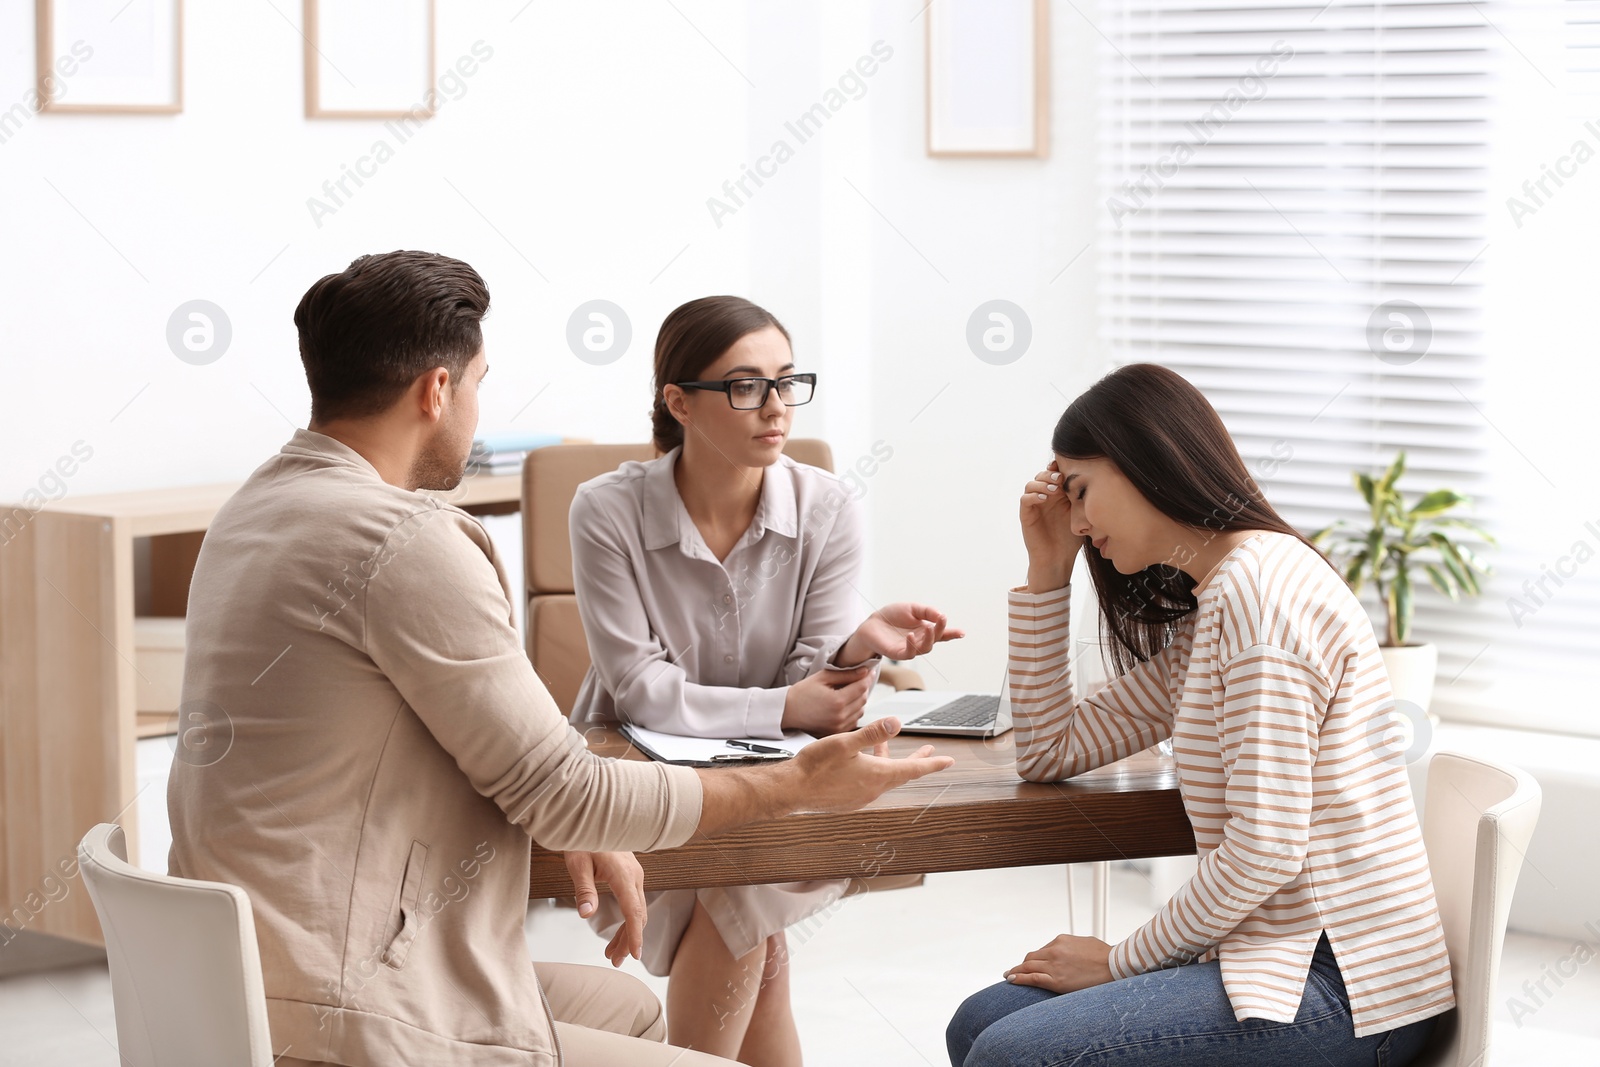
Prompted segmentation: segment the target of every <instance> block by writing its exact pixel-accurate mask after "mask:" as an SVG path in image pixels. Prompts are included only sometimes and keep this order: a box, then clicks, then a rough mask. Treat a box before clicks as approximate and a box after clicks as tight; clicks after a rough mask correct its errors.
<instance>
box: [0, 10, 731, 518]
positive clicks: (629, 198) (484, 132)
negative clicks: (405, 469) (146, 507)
mask: <svg viewBox="0 0 1600 1067" xmlns="http://www.w3.org/2000/svg"><path fill="white" fill-rule="evenodd" d="M521 6H522V5H520V4H494V5H487V4H465V3H452V2H449V0H446V2H443V3H440V4H439V5H438V20H439V36H438V46H437V56H438V63H439V69H440V71H441V72H442V71H443V70H444V69H445V68H446V67H447V66H448V65H450V64H452V63H454V61H455V60H456V59H457V58H458V57H460V56H462V55H464V54H467V53H469V52H470V50H471V48H472V46H473V44H474V42H477V41H480V40H481V41H482V42H484V44H485V45H486V46H488V47H489V48H492V49H493V56H492V58H491V59H489V60H488V61H487V62H484V63H483V64H481V66H480V67H479V69H478V70H477V72H476V73H475V74H474V75H473V76H472V77H470V78H468V79H466V80H465V88H464V91H462V92H461V93H460V94H459V98H458V99H447V100H446V102H445V104H444V106H443V107H442V108H441V110H440V111H439V113H438V115H437V116H436V117H435V118H434V119H432V120H431V121H429V122H428V123H427V124H426V126H425V128H423V129H422V130H421V131H420V132H418V133H417V134H416V135H415V136H414V137H413V138H412V139H411V140H410V141H408V142H406V143H404V144H398V146H397V148H396V151H395V153H394V158H393V159H392V160H390V161H388V162H387V163H385V164H383V165H382V166H381V167H379V168H378V171H377V174H376V176H375V177H372V178H370V179H368V180H367V181H366V183H365V185H364V186H363V187H361V188H360V189H355V187H354V186H348V188H350V189H352V190H353V191H354V196H352V197H351V198H350V199H349V201H348V202H347V203H346V204H345V205H344V206H343V207H340V208H339V210H338V211H337V212H336V213H334V214H333V215H331V216H327V217H324V218H323V219H322V220H321V223H322V224H321V226H320V227H319V226H318V225H317V224H316V223H315V222H314V221H313V219H312V217H311V213H310V212H309V211H308V209H307V206H306V201H307V199H308V198H309V197H311V196H314V195H315V196H321V195H322V192H321V186H322V183H323V182H324V181H325V180H328V179H330V178H332V179H337V178H338V177H339V176H340V174H341V167H342V166H344V165H347V164H349V165H353V164H355V163H356V162H357V160H358V159H359V158H360V157H361V156H362V155H364V154H367V153H368V152H369V151H370V150H371V146H372V144H373V142H374V140H375V139H377V138H379V137H386V138H387V139H389V140H390V141H391V143H394V142H395V141H396V139H395V138H394V136H393V135H392V134H390V133H387V131H385V130H384V128H383V126H382V124H381V123H376V122H366V121H359V122H358V121H326V120H321V121H314V122H313V121H307V120H306V119H305V118H304V117H303V90H302V82H301V79H302V61H301V51H302V48H303V45H302V41H301V38H300V36H299V33H298V29H297V25H298V22H299V18H300V12H301V8H300V5H298V4H284V3H279V4H276V5H273V4H226V5H223V4H206V3H192V4H189V5H187V11H186V16H187V18H186V21H187V26H186V51H187V61H186V86H185V93H186V100H185V107H184V113H183V114H181V115H177V116H170V117H168V116H140V117H103V116H80V115H51V114H42V115H35V116H33V117H31V118H29V119H28V120H27V121H26V123H25V124H24V126H23V128H22V129H21V130H20V131H18V132H17V133H15V134H14V135H13V136H11V137H10V138H9V139H8V140H6V141H5V143H3V144H0V204H4V224H3V232H4V238H3V240H4V247H5V250H6V253H7V254H6V255H4V256H0V292H3V293H4V294H5V306H6V311H7V316H6V318H7V328H6V330H5V331H4V334H3V338H4V339H3V340H0V345H3V346H4V348H3V355H0V359H3V365H4V367H5V372H6V377H7V380H8V385H9V387H10V389H9V392H10V395H11V397H12V403H11V404H10V405H8V412H7V418H6V419H4V420H0V500H4V499H13V500H14V499H18V498H20V497H21V495H22V494H23V493H24V492H25V491H26V490H27V489H28V488H29V487H30V486H34V485H35V484H36V483H37V480H38V479H39V477H40V474H41V472H42V471H44V469H45V468H46V467H47V466H49V465H50V464H52V463H53V462H54V461H55V460H56V458H57V457H58V456H60V455H62V454H63V453H66V452H67V451H68V450H69V448H70V446H71V445H72V443H73V442H74V441H76V440H79V439H82V440H84V441H86V442H88V443H89V444H90V445H91V446H92V447H93V449H94V456H93V458H92V459H91V460H90V461H89V462H87V463H85V464H84V465H83V466H82V469H81V470H80V471H79V472H78V473H77V474H76V475H74V476H73V478H72V479H71V482H70V485H69V486H68V492H70V493H72V494H83V493H93V492H102V491H111V490H120V489H134V488H145V487H152V486H162V485H178V484H186V483H196V482H207V481H220V480H227V479H237V478H242V477H243V476H245V475H246V474H248V473H249V472H250V471H251V470H252V469H253V468H254V467H255V466H256V465H257V464H259V463H260V462H261V461H262V460H263V459H264V458H265V457H266V456H268V455H269V454H270V453H272V452H274V451H276V449H277V448H278V447H279V446H280V445H281V444H282V443H283V441H284V440H285V439H286V438H287V437H288V435H289V433H290V430H291V425H304V422H305V419H306V417H307V414H308V394H307V392H306V387H305V381H304V377H303V374H302V372H301V369H300V365H299V360H298V358H297V355H296V347H295V333H294V326H293V321H292V315H293V312H294V307H295V304H296V303H297V302H298V300H299V298H300V295H301V294H302V293H303V292H304V291H305V289H306V288H307V287H308V286H309V285H310V283H311V282H313V281H314V280H316V278H318V277H319V276H321V275H323V274H325V273H329V272H331V271H335V270H339V269H341V268H342V267H343V266H344V265H345V264H346V263H348V262H349V261H350V260H351V259H352V258H354V257H355V256H356V255H358V254H361V253H364V252H374V251H387V250H390V249H394V248H423V249H429V250H436V251H441V252H446V253H448V254H451V255H455V256H459V257H461V258H463V259H465V260H467V261H468V262H470V263H472V264H473V265H474V266H475V267H477V268H478V270H479V271H480V272H481V273H482V274H483V275H484V277H485V279H486V280H487V282H488V283H489V287H490V290H491V293H492V294H493V299H494V304H493V307H492V309H491V312H490V316H489V318H488V320H487V321H486V323H485V331H486V334H487V338H486V340H487V344H488V346H489V355H490V362H491V366H492V367H493V371H492V374H491V376H490V378H489V380H488V382H487V383H486V392H485V394H484V406H483V422H482V425H483V427H484V428H485V429H491V428H494V429H500V428H508V427H512V426H515V427H518V428H538V429H551V430H559V431H561V432H566V433H571V434H581V435H586V436H592V437H597V438H602V439H605V438H610V439H622V438H631V439H638V438H640V437H641V436H643V434H644V433H645V432H646V428H647V422H646V412H647V410H648V407H649V391H648V390H649V387H648V377H649V362H650V348H651V344H652V341H653V338H654V332H655V326H656V324H658V323H659V322H660V320H661V318H662V316H663V315H665V313H666V312H667V311H668V310H670V309H671V308H672V307H674V306H675V305H677V304H678V303H680V302H682V301H683V300H685V299H688V298H690V297H692V296H698V295H702V294H704V293H708V292H724V291H734V292H739V291H743V290H744V289H746V288H747V286H748V281H749V276H750V270H749V262H748V254H747V249H746V248H745V244H744V235H743V234H741V233H740V232H738V231H734V230H724V231H723V232H720V233H718V232H715V231H713V230H711V228H710V227H709V226H708V225H707V222H706V214H705V209H704V206H703V201H704V198H705V196H706V195H707V194H708V192H709V191H711V190H713V189H715V188H716V187H717V186H718V185H720V183H721V182H722V180H723V178H724V176H725V175H727V174H728V173H730V172H737V168H738V164H739V162H740V161H741V160H742V159H743V158H744V157H745V155H746V152H745V147H746V144H745V115H746V111H747V108H748V107H749V96H748V93H747V92H746V90H745V86H744V83H743V82H742V80H741V79H740V77H739V76H738V74H737V73H735V72H734V71H733V70H732V69H731V68H730V67H729V66H728V65H727V64H726V63H724V61H723V60H722V59H720V58H719V57H718V55H717V53H716V51H714V50H713V48H712V47H711V45H708V43H707V40H706V38H708V37H709V38H710V39H711V40H712V41H713V42H715V44H716V47H717V48H720V49H722V50H723V51H724V52H726V53H728V54H729V56H730V57H732V59H734V60H735V61H742V59H743V52H744V50H745V45H744V41H745V13H744V5H743V4H741V3H737V2H734V0H716V2H709V0H680V2H679V3H678V8H680V9H681V10H682V11H683V12H684V14H685V15H687V16H688V17H689V18H691V19H693V20H694V24H693V25H691V24H690V23H689V22H688V21H686V19H685V18H684V17H682V16H680V15H679V14H678V13H677V12H676V11H675V10H674V8H673V7H672V6H671V5H665V4H659V3H651V2H643V0H641V2H634V3H628V4H626V5H620V4H607V5H604V7H603V8H602V7H600V6H597V5H550V4H533V5H530V6H528V7H526V9H524V10H522V12H521V14H520V15H519V16H518V17H516V18H515V19H514V20H513V19H512V18H511V16H512V15H513V14H515V13H516V12H517V9H518V8H520V7H521ZM33 11H34V5H33V4H32V3H31V2H30V0H0V42H3V43H0V110H3V109H5V108H9V107H10V105H11V104H12V103H14V102H17V101H19V100H21V99H22V98H23V95H24V93H25V92H26V91H27V90H28V88H29V87H30V85H31V82H32V77H33V60H32V52H33V44H32V41H33ZM280 12H281V14H280ZM291 22H293V23H294V25H291V24H290V23H291ZM697 27H698V29H697ZM702 33H704V35H705V36H704V37H703V36H702ZM69 91H70V86H69ZM52 186H53V187H54V188H52ZM58 190H59V192H58ZM458 190H459V191H458ZM480 212H481V215H480ZM485 216H486V217H487V220H488V221H486V220H485ZM97 231H98V232H97ZM685 246H687V248H685ZM680 251H681V254H680ZM674 257H676V258H674ZM669 263H670V264H671V265H670V266H668V264H669ZM530 264H531V265H530ZM541 274H542V275H543V278H541V277H540V275H541ZM546 279H548V280H546ZM596 297H603V298H605V299H609V300H612V301H615V302H616V303H618V304H620V305H621V306H622V307H623V308H624V309H625V310H626V311H627V312H628V314H629V315H630V317H631V318H632V320H633V323H634V328H635V337H634V342H633V345H632V347H631V348H630V350H629V352H628V353H627V354H626V355H625V356H624V357H623V358H622V359H621V360H620V361H618V362H616V363H614V364H612V365H610V366H605V367H595V366H591V365H589V364H586V363H583V362H581V361H580V360H578V359H577V358H576V357H574V356H573V355H572V354H571V353H570V352H569V351H568V349H567V347H566V344H565V340H564V338H565V324H566V319H567V316H568V315H569V313H570V312H571V311H572V309H573V308H574V307H576V306H577V305H578V304H579V303H581V302H583V301H585V300H588V299H592V298H596ZM194 298H204V299H208V300H211V301H214V302H215V303H217V304H219V305H221V306H222V308H223V309H224V310H225V311H226V313H227V314H228V316H229V318H230V319H231V321H232V325H233V331H234V336H233V341H232V345H231V347H230V349H229V350H228V351H227V353H226V354H225V355H224V356H223V357H222V358H221V359H220V360H218V361H217V362H215V363H213V364H210V365H208V366H198V367H197V366H191V365H189V364H186V363H183V362H181V361H180V360H178V359H177V358H176V357H175V356H174V355H173V354H172V352H171V351H170V350H169V349H168V347H167V344H166V341H165V330H166V321H167V318H168V316H169V314H170V313H171V311H172V310H173V309H174V308H175V307H177V305H179V304H180V303H182V302H184V301H187V300H190V299H194ZM541 389H542V390H543V391H542V392H540V390H541ZM141 390H143V391H142V392H141ZM536 394H537V399H533V398H534V397H535V395H536ZM135 396H137V399H136V400H133V402H132V403H131V404H129V401H130V399H132V398H134V397H135ZM530 400H531V401H532V402H531V403H530ZM124 405H128V406H127V407H126V410H122V411H121V414H120V415H117V413H118V411H119V410H121V409H123V408H124ZM113 416H116V419H115V421H114V422H113V421H111V420H112V417H113Z"/></svg>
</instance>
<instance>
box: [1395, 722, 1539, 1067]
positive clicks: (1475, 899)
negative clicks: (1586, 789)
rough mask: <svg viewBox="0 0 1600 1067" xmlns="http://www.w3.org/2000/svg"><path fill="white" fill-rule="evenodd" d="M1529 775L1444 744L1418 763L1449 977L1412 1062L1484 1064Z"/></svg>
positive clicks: (1531, 811) (1529, 826) (1527, 819)
mask: <svg viewBox="0 0 1600 1067" xmlns="http://www.w3.org/2000/svg"><path fill="white" fill-rule="evenodd" d="M1540 796H1541V793H1540V790H1539V783H1538V782H1536V781H1534V780H1533V777H1532V775H1529V774H1528V773H1527V772H1526V771H1523V770H1520V769H1518V768H1516V767H1511V766H1507V765H1503V764H1494V763H1490V762H1488V761H1486V760H1480V759H1475V758H1473V757H1470V756H1463V755H1459V754H1457V753H1453V752H1441V753H1439V754H1438V755H1436V756H1434V757H1433V759H1432V761H1430V762H1429V764H1428V800H1427V804H1426V805H1425V806H1424V814H1423V823H1422V838H1423V841H1424V843H1425V844H1426V845H1427V849H1428V865H1429V867H1430V868H1431V869H1432V871H1433V888H1434V893H1435V895H1436V896H1437V897H1438V901H1439V917H1440V919H1441V921H1442V922H1443V924H1444V940H1445V946H1446V948H1447V949H1448V950H1449V952H1450V972H1451V978H1452V980H1453V981H1454V983H1455V992H1456V1010H1455V1011H1454V1012H1452V1013H1450V1014H1449V1015H1447V1016H1445V1017H1444V1018H1442V1019H1440V1020H1439V1023H1438V1024H1437V1025H1436V1026H1435V1029H1434V1033H1433V1036H1432V1038H1431V1039H1430V1040H1429V1042H1428V1047H1427V1048H1426V1049H1425V1050H1424V1051H1423V1053H1422V1055H1421V1056H1419V1057H1418V1058H1417V1059H1416V1060H1415V1061H1414V1063H1415V1064H1416V1067H1486V1065H1487V1063H1488V1060H1489V1019H1490V1017H1491V1015H1492V1014H1493V1010H1494V988H1495V979H1496V976H1497V975H1498V974H1499V973H1500V948H1501V943H1502V941H1504V939H1505V933H1506V916H1507V914H1508V913H1509V912H1510V910H1511V897H1512V894H1513V893H1514V892H1515V891H1516V888H1517V876H1518V874H1519V873H1521V871H1522V857H1523V855H1524V854H1525V853H1526V852H1527V851H1528V842H1529V840H1530V839H1531V838H1532V837H1533V828H1534V826H1535V825H1536V824H1537V823H1538V821H1539V803H1540Z"/></svg>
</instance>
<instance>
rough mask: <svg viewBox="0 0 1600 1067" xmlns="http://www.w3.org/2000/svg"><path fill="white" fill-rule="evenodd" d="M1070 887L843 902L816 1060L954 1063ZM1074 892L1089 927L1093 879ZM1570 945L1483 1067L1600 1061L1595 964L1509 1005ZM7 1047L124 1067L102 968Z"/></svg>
mask: <svg viewBox="0 0 1600 1067" xmlns="http://www.w3.org/2000/svg"><path fill="white" fill-rule="evenodd" d="M1064 883H1065V871H1064V869H1063V868H1061V867H1035V868H1026V869H1020V870H1008V871H976V872H970V873H963V874H943V875H933V876H931V877H930V878H929V879H928V884H927V885H926V886H924V887H922V888H921V889H912V890H903V891H899V892H893V893H882V894H876V895H869V896H864V897H854V898H851V899H850V900H848V901H846V902H845V904H844V906H843V907H842V908H840V909H839V910H838V911H837V912H836V913H835V914H834V915H833V916H831V917H830V918H829V919H828V921H827V922H826V924H825V925H823V926H822V927H821V928H820V929H818V930H817V932H816V933H815V935H814V936H813V937H811V938H810V939H809V940H807V941H806V942H805V943H804V944H797V943H794V942H792V947H793V948H794V959H795V963H794V967H795V971H794V987H795V1012H796V1015H797V1017H798V1018H799V1020H800V1027H801V1035H802V1039H803V1041H804V1044H805V1052H806V1058H807V1060H808V1061H809V1062H810V1063H813V1064H828V1065H832V1064H860V1063H871V1064H874V1065H876V1067H898V1065H901V1064H905V1065H908V1067H917V1065H934V1067H939V1065H942V1064H943V1063H945V1062H946V1060H945V1055H944V1036H943V1035H944V1026H945V1023H946V1021H947V1020H948V1019H949V1018H950V1014H951V1012H952V1011H953V1010H954V1009H955V1007H956V1005H957V1004H958V1003H960V1001H961V1000H962V998H964V997H965V996H966V995H967V994H969V993H971V992H973V991H975V990H977V989H979V988H980V987H982V986H984V985H987V984H988V983H990V982H993V981H997V980H998V979H999V976H1000V972H1001V971H1002V970H1003V969H1004V968H1005V967H1007V966H1009V965H1010V964H1012V963H1015V962H1016V961H1017V960H1018V959H1020V958H1021V955H1022V953H1023V952H1024V951H1026V950H1027V949H1030V948H1035V947H1037V946H1039V945H1042V944H1043V943H1044V942H1045V941H1047V940H1049V939H1050V938H1051V937H1053V936H1054V935H1055V934H1057V933H1061V932H1063V931H1065V930H1066V929H1067V922H1068V920H1067V915H1066V902H1065V892H1064ZM1078 884H1079V888H1080V892H1079V894H1078V905H1079V912H1080V918H1081V919H1082V920H1083V921H1084V922H1085V924H1086V923H1087V918H1088V907H1087V899H1088V879H1087V875H1086V873H1085V872H1080V877H1079V883H1078ZM1149 888H1150V887H1149V884H1148V881H1147V879H1146V876H1145V875H1144V874H1142V873H1140V872H1139V871H1136V870H1132V869H1117V870H1115V871H1113V874H1112V892H1111V895H1112V901H1113V906H1112V909H1111V915H1110V923H1109V931H1108V932H1109V934H1110V937H1111V938H1112V939H1113V940H1115V939H1116V938H1118V937H1121V936H1123V935H1125V934H1127V933H1128V932H1129V931H1130V930H1131V929H1133V928H1134V926H1136V925H1137V924H1138V923H1139V922H1142V921H1143V919H1144V917H1146V916H1147V915H1148V914H1149V910H1150V909H1149V905H1148V899H1149V896H1150V893H1149ZM527 932H528V942H529V945H530V949H531V950H532V951H534V952H535V953H536V954H537V955H538V956H540V957H541V958H545V959H559V960H567V961H572V962H581V963H596V962H598V963H602V964H603V963H604V960H603V958H602V957H601V955H600V946H601V942H600V941H599V939H598V938H596V937H595V936H594V935H593V934H592V933H591V932H590V931H589V928H588V927H587V925H585V924H584V923H583V921H582V920H580V919H579V918H578V917H577V913H576V912H573V911H571V910H566V909H557V908H551V907H547V906H545V905H543V904H536V905H534V906H532V907H530V908H529V910H528V922H527ZM1084 932H1087V930H1086V929H1085V930H1084ZM1573 948H1574V946H1573V945H1571V944H1568V943H1566V942H1562V941H1554V940H1550V939H1547V938H1538V937H1530V936H1526V935H1518V934H1513V935H1511V936H1510V937H1509V938H1508V940H1507V944H1506V953H1505V962H1504V966H1503V967H1502V968H1501V975H1500V992H1499V1001H1500V1007H1499V1010H1498V1016H1499V1019H1498V1023H1497V1028H1496V1030H1495V1052H1494V1055H1493V1057H1492V1059H1491V1061H1490V1064H1489V1065H1488V1067H1535V1065H1537V1067H1567V1065H1574V1064H1600V962H1597V960H1600V956H1596V955H1595V954H1594V953H1585V954H1583V958H1584V959H1585V960H1586V961H1587V962H1585V963H1584V964H1582V965H1581V966H1579V967H1578V968H1577V973H1576V974H1575V975H1573V976H1571V977H1564V978H1562V983H1563V984H1562V985H1561V987H1560V988H1559V989H1557V988H1556V987H1555V984H1554V982H1553V981H1552V980H1550V979H1549V978H1546V989H1547V990H1548V991H1549V992H1550V993H1551V995H1550V996H1548V997H1540V999H1541V1000H1543V1001H1544V1003H1543V1004H1542V1005H1540V1006H1538V1007H1537V1010H1536V1012H1535V1013H1534V1014H1533V1015H1531V1016H1525V1017H1524V1018H1522V1019H1521V1025H1517V1024H1516V1023H1514V1022H1513V1021H1512V1016H1511V1013H1510V1008H1509V1007H1508V1004H1507V1001H1508V998H1509V997H1511V996H1522V997H1524V999H1527V995H1526V994H1525V993H1523V983H1524V982H1525V981H1534V982H1537V981H1538V980H1539V979H1540V978H1541V976H1543V975H1546V974H1549V973H1554V968H1555V966H1556V964H1557V963H1558V961H1561V960H1563V959H1567V958H1569V957H1571V956H1572V955H1573ZM629 968H630V969H632V970H633V973H636V974H638V975H639V976H640V977H643V978H645V979H646V980H647V981H648V982H649V983H650V984H651V985H652V986H653V987H654V988H655V989H656V990H657V991H658V992H661V991H663V990H664V986H665V983H664V982H663V981H662V980H659V979H654V978H650V977H649V976H648V975H645V973H644V971H643V970H642V969H641V968H638V967H637V965H636V964H634V963H633V962H632V961H629ZM1547 968H1548V969H1549V970H1547ZM1563 969H1564V970H1571V969H1572V968H1571V967H1570V966H1564V967H1563ZM1527 1003H1528V1004H1529V1005H1530V1006H1532V1005H1533V1001H1532V1000H1528V1001H1527ZM0 1035H3V1038H0V1065H3V1067H47V1065H48V1067H58V1065H62V1064H70V1065H73V1067H101V1065H104V1067H115V1065H116V1064H117V1063H118V1058H117V1052H116V1021H115V1017H114V1016H113V1013H112V1006H111V986H110V980H109V978H108V976H107V973H106V968H105V965H104V964H89V965H78V966H74V967H68V968H63V969H59V970H54V971H44V972H37V973H33V974H28V975H21V976H17V977H11V978H4V979H0Z"/></svg>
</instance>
